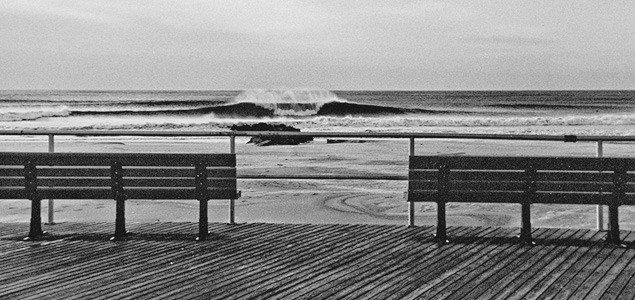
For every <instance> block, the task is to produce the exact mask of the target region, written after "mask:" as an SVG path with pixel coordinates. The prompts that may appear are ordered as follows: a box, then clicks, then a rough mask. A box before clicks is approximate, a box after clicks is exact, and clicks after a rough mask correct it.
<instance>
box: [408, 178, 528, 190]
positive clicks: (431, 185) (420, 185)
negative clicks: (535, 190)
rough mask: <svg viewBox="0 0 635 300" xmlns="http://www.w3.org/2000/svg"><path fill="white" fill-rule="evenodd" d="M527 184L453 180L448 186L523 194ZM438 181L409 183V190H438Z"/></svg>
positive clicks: (460, 188) (456, 188) (452, 188)
mask: <svg viewBox="0 0 635 300" xmlns="http://www.w3.org/2000/svg"><path fill="white" fill-rule="evenodd" d="M525 186H526V184H525V183H524V182H520V181H458V180H451V181H450V182H449V184H448V188H449V189H450V190H461V191H516V192H522V191H524V190H525V189H526V187H525ZM440 188H441V186H439V182H438V181H412V180H411V181H409V182H408V189H409V190H438V189H440Z"/></svg>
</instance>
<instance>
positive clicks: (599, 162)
mask: <svg viewBox="0 0 635 300" xmlns="http://www.w3.org/2000/svg"><path fill="white" fill-rule="evenodd" d="M409 169H410V170H409V181H408V193H407V200H408V201H410V202H411V203H410V220H411V221H410V225H414V209H413V202H420V201H425V202H436V203H437V208H438V210H437V234H436V236H437V238H438V239H439V240H440V241H442V242H447V235H446V228H445V227H446V218H445V206H446V203H448V202H472V203H518V204H520V205H521V231H520V235H519V236H520V238H521V239H522V240H523V241H524V242H526V243H532V237H531V218H530V207H531V206H530V205H531V204H533V203H549V204H592V205H608V207H609V232H608V240H609V241H611V242H613V243H615V244H618V245H619V244H620V235H619V220H618V208H619V206H620V205H633V204H635V183H634V182H633V180H634V179H635V174H634V173H633V171H635V159H634V158H592V157H465V156H411V157H410V167H409Z"/></svg>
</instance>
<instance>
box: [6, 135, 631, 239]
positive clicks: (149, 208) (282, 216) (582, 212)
mask: <svg viewBox="0 0 635 300" xmlns="http://www.w3.org/2000/svg"><path fill="white" fill-rule="evenodd" d="M0 141H1V143H0V151H37V152H45V151H48V146H47V140H46V138H44V137H2V138H0ZM364 141H365V142H364V143H338V144H328V143H327V142H326V139H316V140H315V141H314V142H312V143H308V144H304V145H297V146H267V147H258V146H255V145H252V144H246V142H247V139H246V138H238V139H237V144H236V153H237V164H238V172H239V174H277V175H293V174H340V175H345V174H348V175H363V174H389V175H407V173H408V170H407V169H408V153H409V143H408V141H407V140H399V139H364ZM634 146H635V145H633V144H629V143H605V145H604V155H605V156H628V155H629V154H630V153H632V152H633V149H634ZM595 148H596V146H595V144H594V143H563V142H536V141H494V140H493V141H487V140H436V139H435V140H417V144H416V153H417V154H442V155H520V156H527V155H538V156H540V155H544V156H548V155H566V156H589V157H592V156H595V155H596V154H595V151H596V150H595ZM55 151H56V152H197V153H223V152H229V139H228V138H126V137H124V138H119V137H78V138H75V137H73V138H70V137H56V143H55ZM406 187H407V183H406V182H405V181H375V180H254V179H240V180H239V189H240V190H241V191H242V195H243V196H242V198H240V199H238V200H236V221H237V222H273V223H314V224H319V223H341V224H404V225H405V224H406V223H407V203H406V201H405V200H404V192H405V191H406ZM42 204H43V213H42V220H43V221H44V222H46V221H47V220H48V217H47V209H48V201H47V200H44V201H42ZM209 206H210V208H209V214H210V222H226V221H227V220H228V208H229V201H227V200H211V201H210V205H209ZM415 208H416V211H417V212H416V215H417V220H416V223H417V224H418V225H424V224H426V225H431V224H434V222H435V220H436V205H435V204H433V203H417V204H416V206H415ZM126 209H127V211H126V217H127V221H128V222H165V221H177V222H178V221H182V222H183V221H192V222H193V221H197V218H198V202H197V201H194V200H192V201H187V200H185V201H170V200H154V201H148V200H129V201H127V207H126ZM54 211H55V222H71V221H72V222H82V221H91V222H93V221H107V222H110V221H112V222H114V218H115V204H114V201H108V200H55V201H54ZM447 212H448V225H449V226H453V225H467V226H511V227H517V226H519V224H520V220H519V217H520V206H519V205H514V204H508V205H500V204H472V203H465V204H462V203H461V204H459V203H451V204H449V206H448V209H447ZM595 214H596V209H595V206H588V205H587V206H575V205H533V208H532V221H533V225H534V226H537V227H566V228H595V226H596V225H595V224H596V220H595ZM29 215H30V201H28V200H3V201H0V222H28V221H29ZM620 220H621V222H620V226H621V228H622V229H635V209H633V208H631V207H622V208H620Z"/></svg>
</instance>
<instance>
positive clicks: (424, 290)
mask: <svg viewBox="0 0 635 300" xmlns="http://www.w3.org/2000/svg"><path fill="white" fill-rule="evenodd" d="M113 226H114V225H113V224H110V223H96V224H95V223H90V224H88V223H63V224H57V225H54V226H44V227H45V228H44V230H50V231H51V232H52V233H51V235H49V236H47V237H46V238H45V239H44V240H42V241H39V242H23V241H21V238H22V237H23V236H25V235H26V234H27V233H28V224H26V223H19V224H0V299H124V298H125V299H195V298H204V299H269V298H271V299H370V298H376V299H415V298H422V299H477V298H480V299H543V298H556V299H583V298H587V299H633V298H634V297H635V260H634V258H635V247H633V246H634V245H635V244H634V243H633V240H635V233H634V232H625V231H623V232H622V236H623V237H624V240H625V242H626V243H627V245H628V248H626V249H625V248H617V247H615V246H612V245H610V244H605V243H604V242H603V241H602V238H604V237H605V235H606V233H598V232H596V231H589V230H566V229H535V230H534V232H533V235H534V237H535V238H536V242H537V245H535V246H524V245H523V244H521V243H518V242H517V241H516V239H515V238H514V235H515V234H516V233H517V232H518V229H515V228H486V227H450V228H449V230H448V235H449V236H450V238H451V239H452V243H451V244H449V245H443V246H439V245H438V244H436V243H435V242H434V241H433V238H432V236H431V234H432V233H433V231H434V228H433V227H415V228H408V227H405V226H387V225H386V226H383V225H309V224H302V225H300V224H297V225H289V224H240V225H228V224H210V230H211V231H212V235H211V236H210V238H209V240H208V241H204V242H195V241H194V238H195V235H194V234H191V233H193V232H196V226H197V224H196V223H153V224H135V223H131V224H129V226H128V229H129V230H131V231H133V232H135V233H136V234H135V235H133V236H131V237H130V239H129V240H127V241H120V242H110V241H108V238H109V237H110V234H111V232H112V229H113Z"/></svg>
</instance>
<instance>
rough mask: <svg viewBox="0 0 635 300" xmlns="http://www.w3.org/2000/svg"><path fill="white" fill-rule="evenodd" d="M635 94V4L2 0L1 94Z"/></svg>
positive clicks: (577, 0) (617, 0) (587, 0)
mask: <svg viewBox="0 0 635 300" xmlns="http://www.w3.org/2000/svg"><path fill="white" fill-rule="evenodd" d="M280 87H286V88H295V87H302V88H323V89H329V90H579V89H585V90H593V89H630V90H632V89H635V1H632V0H624V1H621V0H614V1H613V0H611V1H591V0H561V1H543V0H535V1H508V0H500V1H493V0H479V1H473V0H456V1H452V0H448V1H426V0H421V1H414V0H386V1H378V0H377V1H376V0H364V1H357V0H346V1H341V0H337V1H335V0H306V1H302V0H298V1H290V0H274V1H272V0H270V1H259V0H252V1H241V0H231V1H214V0H206V1H193V0H178V1H177V0H170V1H168V0H143V1H142V0H90V1H85V0H57V1H53V0H38V1H35V0H34V1H25V0H0V89H71V90H113V89H116V90H119V89H131V90H192V89H194V90H242V89H255V88H280Z"/></svg>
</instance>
